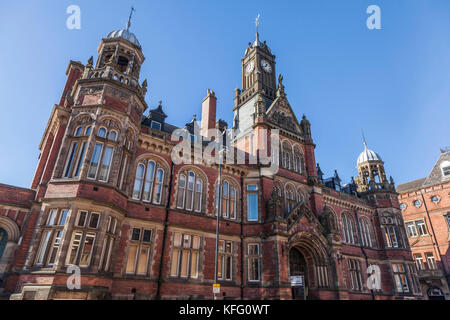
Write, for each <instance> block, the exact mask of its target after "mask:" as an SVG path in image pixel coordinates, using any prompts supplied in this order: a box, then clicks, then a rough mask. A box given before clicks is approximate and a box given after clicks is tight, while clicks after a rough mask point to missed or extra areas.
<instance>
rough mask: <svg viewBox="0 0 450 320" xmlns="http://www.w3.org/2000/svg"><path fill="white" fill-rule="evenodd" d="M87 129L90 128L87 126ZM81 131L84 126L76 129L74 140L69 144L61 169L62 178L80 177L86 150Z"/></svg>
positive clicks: (83, 121) (85, 140)
mask: <svg viewBox="0 0 450 320" xmlns="http://www.w3.org/2000/svg"><path fill="white" fill-rule="evenodd" d="M89 119H90V118H89ZM87 121H89V120H86V118H85V119H84V120H81V121H80V122H79V123H86V122H87ZM87 128H90V126H88V127H87ZM83 130H84V126H78V127H76V129H75V131H74V139H73V141H72V142H69V143H70V147H69V153H68V155H67V159H66V163H65V165H64V168H63V169H64V170H63V173H62V177H63V178H77V177H79V175H80V172H81V167H82V165H83V161H84V156H85V154H86V148H87V139H86V138H85V137H83V136H82V133H83ZM86 130H87V129H86Z"/></svg>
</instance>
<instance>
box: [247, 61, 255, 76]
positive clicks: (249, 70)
mask: <svg viewBox="0 0 450 320" xmlns="http://www.w3.org/2000/svg"><path fill="white" fill-rule="evenodd" d="M254 68H255V63H254V62H253V61H252V62H250V63H249V64H248V65H247V68H246V69H245V73H246V74H250V73H252V71H253V69H254Z"/></svg>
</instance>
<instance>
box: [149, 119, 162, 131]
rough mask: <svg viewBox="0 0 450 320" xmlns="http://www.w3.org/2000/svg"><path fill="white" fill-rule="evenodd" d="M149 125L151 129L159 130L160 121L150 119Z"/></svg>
mask: <svg viewBox="0 0 450 320" xmlns="http://www.w3.org/2000/svg"><path fill="white" fill-rule="evenodd" d="M151 127H152V129H155V130H161V122H158V121H155V120H152V124H151Z"/></svg>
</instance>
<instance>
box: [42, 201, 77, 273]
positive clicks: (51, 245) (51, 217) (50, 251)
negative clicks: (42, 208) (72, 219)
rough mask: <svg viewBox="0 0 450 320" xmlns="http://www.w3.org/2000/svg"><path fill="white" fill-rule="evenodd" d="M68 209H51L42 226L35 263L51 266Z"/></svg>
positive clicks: (59, 242) (57, 249)
mask: <svg viewBox="0 0 450 320" xmlns="http://www.w3.org/2000/svg"><path fill="white" fill-rule="evenodd" d="M68 212H69V210H68V209H51V210H50V211H49V213H48V216H47V219H46V222H45V224H44V225H43V226H42V228H43V232H42V238H41V242H40V244H39V247H38V251H37V255H36V260H35V264H36V265H39V266H49V267H51V266H53V265H54V263H55V260H56V256H57V254H58V251H59V248H60V245H61V240H62V236H63V228H64V225H65V224H66V220H67V214H68Z"/></svg>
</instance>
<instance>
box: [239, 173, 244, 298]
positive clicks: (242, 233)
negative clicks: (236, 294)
mask: <svg viewBox="0 0 450 320" xmlns="http://www.w3.org/2000/svg"><path fill="white" fill-rule="evenodd" d="M240 204H241V223H240V224H241V300H244V177H243V176H242V175H241V203H240Z"/></svg>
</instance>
